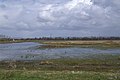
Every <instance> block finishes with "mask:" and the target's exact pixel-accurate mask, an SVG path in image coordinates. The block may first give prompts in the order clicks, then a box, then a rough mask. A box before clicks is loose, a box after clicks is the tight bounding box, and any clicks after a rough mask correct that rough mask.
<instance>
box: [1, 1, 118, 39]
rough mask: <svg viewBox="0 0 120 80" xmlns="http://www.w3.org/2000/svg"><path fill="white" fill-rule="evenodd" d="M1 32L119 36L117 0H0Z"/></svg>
mask: <svg viewBox="0 0 120 80" xmlns="http://www.w3.org/2000/svg"><path fill="white" fill-rule="evenodd" d="M0 34H5V35H8V36H12V37H42V36H50V35H51V36H61V37H67V36H77V37H81V36H120V0H0Z"/></svg>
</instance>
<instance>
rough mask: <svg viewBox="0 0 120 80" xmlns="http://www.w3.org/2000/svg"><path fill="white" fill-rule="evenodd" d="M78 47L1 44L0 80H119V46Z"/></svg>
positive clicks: (81, 45)
mask: <svg viewBox="0 0 120 80" xmlns="http://www.w3.org/2000/svg"><path fill="white" fill-rule="evenodd" d="M78 44H79V43H77V44H76V42H75V43H70V42H69V43H66V42H65V43H63V42H60V43H59V42H57V43H51V42H48V43H43V44H39V43H38V42H37V43H36V42H23V43H7V44H0V80H120V49H119V48H118V47H119V46H120V45H118V43H114V42H112V43H111V42H110V43H103V42H102V43H98V42H97V43H96V42H95V44H93V42H92V44H91V43H90V44H89V43H87V44H86V42H85V43H80V44H79V45H78ZM83 44H84V45H83ZM100 46H102V47H100ZM106 47H107V48H106Z"/></svg>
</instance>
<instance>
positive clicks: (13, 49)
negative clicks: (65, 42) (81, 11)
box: [0, 42, 120, 60]
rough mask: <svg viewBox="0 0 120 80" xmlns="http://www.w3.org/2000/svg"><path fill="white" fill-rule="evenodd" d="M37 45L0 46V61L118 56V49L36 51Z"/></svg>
mask: <svg viewBox="0 0 120 80" xmlns="http://www.w3.org/2000/svg"><path fill="white" fill-rule="evenodd" d="M37 46H41V44H39V43H34V42H25V43H12V44H0V60H43V59H55V58H66V57H67V58H68V57H72V58H74V57H75V58H83V57H85V56H86V55H88V54H102V53H104V54H120V50H119V49H107V50H100V49H95V48H77V47H76V48H75V47H74V48H55V49H37V48H36V47H37Z"/></svg>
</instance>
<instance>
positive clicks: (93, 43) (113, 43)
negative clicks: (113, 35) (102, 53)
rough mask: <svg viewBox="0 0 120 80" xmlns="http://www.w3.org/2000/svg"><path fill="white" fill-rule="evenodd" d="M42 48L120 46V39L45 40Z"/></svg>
mask: <svg viewBox="0 0 120 80" xmlns="http://www.w3.org/2000/svg"><path fill="white" fill-rule="evenodd" d="M42 44H47V45H44V46H42V48H64V47H82V48H100V49H108V48H120V41H119V40H112V41H111V40H91V41H82V40H78V41H43V42H42Z"/></svg>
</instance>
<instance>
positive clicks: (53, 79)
mask: <svg viewBox="0 0 120 80" xmlns="http://www.w3.org/2000/svg"><path fill="white" fill-rule="evenodd" d="M119 79H120V74H118V73H99V72H85V71H37V70H31V71H27V70H0V80H119Z"/></svg>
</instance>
